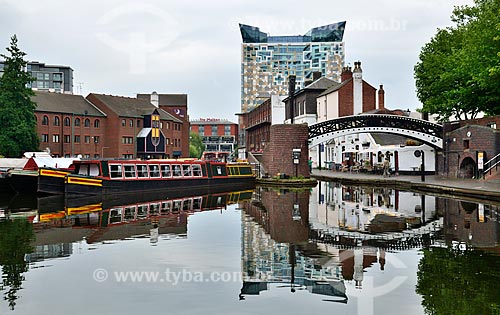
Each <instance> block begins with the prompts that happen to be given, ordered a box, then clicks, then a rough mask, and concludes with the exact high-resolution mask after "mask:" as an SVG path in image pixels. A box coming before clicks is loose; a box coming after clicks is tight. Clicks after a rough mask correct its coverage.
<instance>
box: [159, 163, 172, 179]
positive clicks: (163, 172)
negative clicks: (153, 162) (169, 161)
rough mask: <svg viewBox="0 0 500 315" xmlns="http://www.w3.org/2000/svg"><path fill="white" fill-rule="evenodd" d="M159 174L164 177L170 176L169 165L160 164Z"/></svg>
mask: <svg viewBox="0 0 500 315" xmlns="http://www.w3.org/2000/svg"><path fill="white" fill-rule="evenodd" d="M161 176H162V177H164V178H165V177H167V178H168V177H172V172H170V165H162V166H161Z"/></svg>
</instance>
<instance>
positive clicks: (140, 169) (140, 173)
mask: <svg viewBox="0 0 500 315" xmlns="http://www.w3.org/2000/svg"><path fill="white" fill-rule="evenodd" d="M137 177H148V166H147V165H145V164H138V165H137Z"/></svg>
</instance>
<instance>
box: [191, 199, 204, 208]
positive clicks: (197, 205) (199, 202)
mask: <svg viewBox="0 0 500 315" xmlns="http://www.w3.org/2000/svg"><path fill="white" fill-rule="evenodd" d="M202 203H203V198H201V197H198V198H194V199H193V210H194V211H200V210H201V205H202Z"/></svg>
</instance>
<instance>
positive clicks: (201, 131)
mask: <svg viewBox="0 0 500 315" xmlns="http://www.w3.org/2000/svg"><path fill="white" fill-rule="evenodd" d="M198 134H199V135H200V136H203V135H205V126H204V125H200V126H199V127H198Z"/></svg>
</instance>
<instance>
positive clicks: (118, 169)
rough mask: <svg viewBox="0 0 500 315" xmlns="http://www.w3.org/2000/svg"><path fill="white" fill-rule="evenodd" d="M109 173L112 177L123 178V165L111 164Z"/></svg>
mask: <svg viewBox="0 0 500 315" xmlns="http://www.w3.org/2000/svg"><path fill="white" fill-rule="evenodd" d="M109 174H110V177H111V178H122V176H123V175H122V165H121V164H110V165H109Z"/></svg>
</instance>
